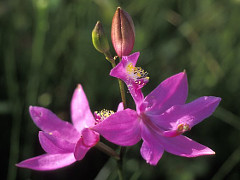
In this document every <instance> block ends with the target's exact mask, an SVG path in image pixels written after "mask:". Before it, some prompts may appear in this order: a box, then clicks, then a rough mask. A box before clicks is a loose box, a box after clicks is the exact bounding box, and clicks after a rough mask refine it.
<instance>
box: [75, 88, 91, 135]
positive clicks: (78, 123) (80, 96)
mask: <svg viewBox="0 0 240 180" xmlns="http://www.w3.org/2000/svg"><path fill="white" fill-rule="evenodd" d="M71 117H72V122H73V125H74V127H75V128H76V129H77V130H78V131H79V132H81V131H82V129H83V128H86V127H90V126H92V125H94V123H95V120H94V117H93V114H92V113H91V110H90V107H89V104H88V100H87V97H86V95H85V93H84V91H83V88H82V86H81V85H80V84H78V86H77V88H76V89H75V91H74V93H73V97H72V101H71Z"/></svg>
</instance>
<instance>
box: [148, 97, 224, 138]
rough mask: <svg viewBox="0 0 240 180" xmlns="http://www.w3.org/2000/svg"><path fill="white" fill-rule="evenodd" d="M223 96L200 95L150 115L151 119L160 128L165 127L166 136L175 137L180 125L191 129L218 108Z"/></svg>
mask: <svg viewBox="0 0 240 180" xmlns="http://www.w3.org/2000/svg"><path fill="white" fill-rule="evenodd" d="M220 101H221V98H218V97H213V96H204V97H200V98H198V99H196V100H194V101H192V102H190V103H188V104H184V105H176V106H173V107H171V108H170V109H168V110H167V111H166V112H165V113H163V114H161V115H149V117H150V119H151V120H152V121H153V122H154V123H155V124H157V125H158V126H159V127H160V128H162V129H165V130H166V131H165V132H164V133H163V135H164V136H166V137H174V136H177V135H179V134H182V133H183V132H185V131H184V130H183V131H182V132H179V129H178V128H179V125H184V126H185V125H186V126H187V127H188V129H186V130H190V129H191V128H192V127H193V126H195V125H196V124H198V123H200V122H201V121H202V120H204V119H206V118H207V117H209V116H210V115H211V114H212V113H213V112H214V111H215V109H216V108H217V106H218V104H219V102H220Z"/></svg>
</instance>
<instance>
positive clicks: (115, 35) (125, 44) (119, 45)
mask: <svg viewBox="0 0 240 180" xmlns="http://www.w3.org/2000/svg"><path fill="white" fill-rule="evenodd" d="M111 37H112V43H113V47H114V49H115V51H116V53H117V55H118V56H119V57H122V56H127V55H129V54H130V52H131V51H132V49H133V46H134V41H135V28H134V24H133V20H132V18H131V16H130V15H129V14H128V13H127V12H126V11H124V10H123V9H121V8H120V7H118V8H117V10H116V12H115V14H114V16H113V20H112V31H111Z"/></svg>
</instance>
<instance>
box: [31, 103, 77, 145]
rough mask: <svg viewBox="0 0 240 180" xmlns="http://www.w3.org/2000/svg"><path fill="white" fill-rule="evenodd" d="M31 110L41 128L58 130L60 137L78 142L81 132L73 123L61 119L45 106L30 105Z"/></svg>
mask: <svg viewBox="0 0 240 180" xmlns="http://www.w3.org/2000/svg"><path fill="white" fill-rule="evenodd" d="M29 112H30V115H31V117H32V119H33V121H34V123H35V124H36V125H37V126H38V127H39V128H40V129H41V130H43V131H45V132H47V133H51V132H58V134H59V137H60V138H62V139H65V140H68V141H69V142H76V141H77V140H78V139H79V138H80V133H79V132H78V131H77V130H76V129H75V128H74V127H73V125H72V124H70V123H69V122H67V121H63V120H61V119H59V118H58V117H57V116H56V115H55V114H54V113H53V112H51V111H50V110H48V109H46V108H43V107H37V106H30V107H29Z"/></svg>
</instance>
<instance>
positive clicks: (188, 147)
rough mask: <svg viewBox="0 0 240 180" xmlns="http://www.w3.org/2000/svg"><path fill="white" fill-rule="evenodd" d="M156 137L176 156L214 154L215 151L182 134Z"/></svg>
mask: <svg viewBox="0 0 240 180" xmlns="http://www.w3.org/2000/svg"><path fill="white" fill-rule="evenodd" d="M158 139H159V142H160V143H162V145H163V146H164V149H165V150H166V151H167V152H169V153H172V154H175V155H178V156H184V157H197V156H203V155H213V154H215V152H214V151H213V150H211V149H210V148H208V147H206V146H204V145H202V144H199V143H197V142H196V141H193V140H192V139H190V138H188V137H186V136H183V135H179V136H176V137H169V138H168V137H160V136H159V137H158Z"/></svg>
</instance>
